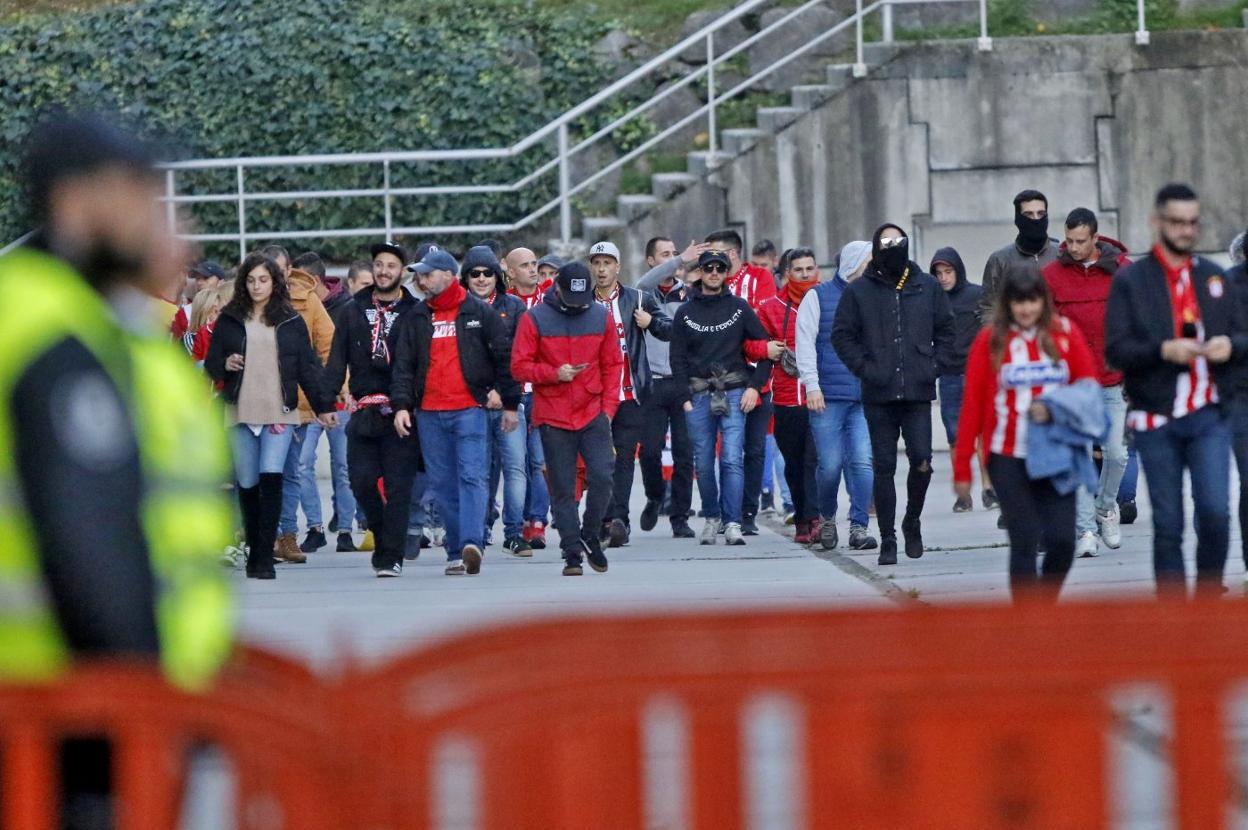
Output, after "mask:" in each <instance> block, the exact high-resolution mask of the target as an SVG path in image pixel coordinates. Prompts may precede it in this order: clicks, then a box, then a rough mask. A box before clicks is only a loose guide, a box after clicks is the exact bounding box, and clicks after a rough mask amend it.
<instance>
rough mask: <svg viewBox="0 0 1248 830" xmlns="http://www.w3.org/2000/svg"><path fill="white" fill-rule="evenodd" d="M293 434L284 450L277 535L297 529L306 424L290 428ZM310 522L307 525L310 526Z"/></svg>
mask: <svg viewBox="0 0 1248 830" xmlns="http://www.w3.org/2000/svg"><path fill="white" fill-rule="evenodd" d="M290 431H292V432H294V436H293V437H292V438H291V441H290V449H288V450H287V451H286V463H285V464H284V465H283V466H282V515H281V518H280V519H278V521H277V532H278V534H279V535H283V534H287V533H296V532H298V530H299V498H300V496H301V495H302V493H301V492H300V491H301V490H302V489H303V475H302V469H301V468H302V462H303V444H304V441H305V440H306V439H307V437H308V425H307V424H300V425H299V426H297V427H294V428H293V429H292V430H290ZM311 526H312V524H311V522H309V523H308V527H311Z"/></svg>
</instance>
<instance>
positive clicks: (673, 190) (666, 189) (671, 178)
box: [650, 173, 698, 201]
mask: <svg viewBox="0 0 1248 830" xmlns="http://www.w3.org/2000/svg"><path fill="white" fill-rule="evenodd" d="M697 181H698V178H697V176H693V175H690V174H689V173H655V174H654V175H653V176H651V177H650V192H651V193H653V194H654V195H655V198H657V199H659V200H660V201H667V200H668V199H670V198H671V197H672V196H675V195H676V194H677V193H680V192H681V191H683V190H687V189H689V188H690V187H692V186H693V185H695V184H697Z"/></svg>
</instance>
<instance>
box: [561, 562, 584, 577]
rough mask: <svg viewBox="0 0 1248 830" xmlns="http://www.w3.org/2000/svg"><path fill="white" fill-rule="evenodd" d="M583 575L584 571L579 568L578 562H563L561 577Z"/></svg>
mask: <svg viewBox="0 0 1248 830" xmlns="http://www.w3.org/2000/svg"><path fill="white" fill-rule="evenodd" d="M584 573H585V569H584V568H582V567H581V563H580V562H574V561H572V560H571V559H567V560H564V563H563V575H564V576H581V575H583V574H584Z"/></svg>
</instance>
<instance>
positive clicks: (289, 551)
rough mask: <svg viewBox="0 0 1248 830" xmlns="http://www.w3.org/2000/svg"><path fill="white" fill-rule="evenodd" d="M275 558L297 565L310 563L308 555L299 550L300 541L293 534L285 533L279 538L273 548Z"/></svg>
mask: <svg viewBox="0 0 1248 830" xmlns="http://www.w3.org/2000/svg"><path fill="white" fill-rule="evenodd" d="M273 558H274V559H277V560H278V561H280V562H292V563H294V564H296V565H297V564H300V563H302V562H307V561H308V557H307V554H305V553H304V552H303V551H301V550H299V540H298V539H296V538H295V534H293V533H283V534H282V535H281V536H278V537H277V544H276V545H274V546H273Z"/></svg>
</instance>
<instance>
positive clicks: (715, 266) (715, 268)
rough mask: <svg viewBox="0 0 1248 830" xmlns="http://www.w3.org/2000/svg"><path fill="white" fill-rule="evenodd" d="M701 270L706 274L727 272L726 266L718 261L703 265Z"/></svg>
mask: <svg viewBox="0 0 1248 830" xmlns="http://www.w3.org/2000/svg"><path fill="white" fill-rule="evenodd" d="M702 271H703V273H706V274H727V273H728V266H727V265H724V264H723V263H720V262H713V263H711V264H710V265H703V266H702Z"/></svg>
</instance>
